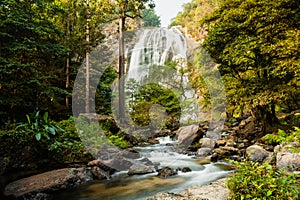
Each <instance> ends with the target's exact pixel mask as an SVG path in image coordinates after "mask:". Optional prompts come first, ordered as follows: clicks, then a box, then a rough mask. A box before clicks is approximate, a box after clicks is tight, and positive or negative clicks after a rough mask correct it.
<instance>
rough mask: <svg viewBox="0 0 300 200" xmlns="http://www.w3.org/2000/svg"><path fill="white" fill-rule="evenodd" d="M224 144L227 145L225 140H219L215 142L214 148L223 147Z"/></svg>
mask: <svg viewBox="0 0 300 200" xmlns="http://www.w3.org/2000/svg"><path fill="white" fill-rule="evenodd" d="M226 143H227V140H225V139H219V140H218V141H217V142H216V146H217V147H220V146H225V145H226Z"/></svg>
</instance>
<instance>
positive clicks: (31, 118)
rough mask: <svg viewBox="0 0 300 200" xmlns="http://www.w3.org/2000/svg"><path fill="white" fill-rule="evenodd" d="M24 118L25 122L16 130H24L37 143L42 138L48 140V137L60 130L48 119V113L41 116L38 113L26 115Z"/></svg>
mask: <svg viewBox="0 0 300 200" xmlns="http://www.w3.org/2000/svg"><path fill="white" fill-rule="evenodd" d="M26 117H27V122H24V123H20V124H19V125H18V126H17V127H16V129H17V130H18V129H20V128H25V130H24V131H28V132H29V134H30V135H34V136H35V138H36V140H37V141H40V140H41V139H42V137H45V138H47V139H48V140H50V135H52V136H54V135H56V134H57V132H58V131H59V130H62V129H61V128H60V127H59V126H57V125H55V124H54V123H53V122H52V121H51V120H50V119H49V115H48V112H45V113H44V115H43V116H41V115H40V111H37V112H36V113H33V114H31V115H26Z"/></svg>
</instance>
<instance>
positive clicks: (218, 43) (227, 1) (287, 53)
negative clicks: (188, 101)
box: [203, 0, 300, 122]
mask: <svg viewBox="0 0 300 200" xmlns="http://www.w3.org/2000/svg"><path fill="white" fill-rule="evenodd" d="M299 9H300V5H299V1H298V0H278V1H273V0H264V1H254V0H246V1H245V0H224V1H222V2H221V4H220V6H219V7H218V9H217V10H215V11H214V12H213V13H212V14H211V15H210V16H209V17H207V18H206V20H205V21H204V24H203V25H204V26H206V27H208V35H207V37H206V38H205V41H204V47H205V49H206V50H207V51H208V52H209V54H210V55H211V57H212V58H213V59H214V61H215V62H216V63H218V64H219V70H220V72H221V74H222V75H223V78H224V80H225V86H226V88H227V91H228V92H227V97H228V98H227V99H228V103H229V104H230V105H232V107H233V109H234V108H236V107H239V108H241V110H244V109H253V113H254V114H255V115H256V117H257V118H261V120H262V121H264V120H268V121H270V122H276V117H275V105H285V106H287V107H288V108H289V109H290V110H292V109H297V108H298V107H299V91H300V90H299V78H300V76H299V72H300V71H299V70H300V66H299V63H300V62H299V59H300V56H299V51H298V49H299V48H298V47H299V45H300V37H299V36H300V29H299V25H300V24H299V23H300V20H299V15H298V14H297V13H299Z"/></svg>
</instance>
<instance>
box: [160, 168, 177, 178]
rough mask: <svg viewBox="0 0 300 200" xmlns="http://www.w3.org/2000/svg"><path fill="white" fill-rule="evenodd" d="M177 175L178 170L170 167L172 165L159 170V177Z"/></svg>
mask: <svg viewBox="0 0 300 200" xmlns="http://www.w3.org/2000/svg"><path fill="white" fill-rule="evenodd" d="M174 175H177V171H176V170H174V169H172V168H170V167H163V168H162V169H160V170H158V174H157V176H158V177H161V178H167V177H168V176H174Z"/></svg>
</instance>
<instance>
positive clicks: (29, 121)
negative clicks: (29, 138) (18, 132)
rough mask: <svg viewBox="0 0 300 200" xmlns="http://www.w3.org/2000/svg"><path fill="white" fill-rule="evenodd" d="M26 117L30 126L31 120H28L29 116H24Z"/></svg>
mask: <svg viewBox="0 0 300 200" xmlns="http://www.w3.org/2000/svg"><path fill="white" fill-rule="evenodd" d="M26 117H27V121H28V124H30V123H31V120H30V117H29V115H26Z"/></svg>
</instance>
